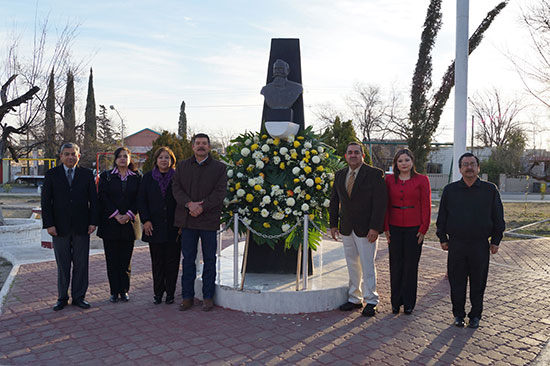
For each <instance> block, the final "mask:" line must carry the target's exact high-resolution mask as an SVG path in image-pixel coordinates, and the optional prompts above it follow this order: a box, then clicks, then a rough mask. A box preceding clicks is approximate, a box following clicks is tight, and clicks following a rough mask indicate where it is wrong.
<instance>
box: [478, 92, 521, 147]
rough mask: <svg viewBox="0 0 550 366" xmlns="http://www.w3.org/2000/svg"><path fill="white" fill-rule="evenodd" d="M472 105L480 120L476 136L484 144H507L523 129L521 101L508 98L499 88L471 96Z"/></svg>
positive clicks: (493, 145)
mask: <svg viewBox="0 0 550 366" xmlns="http://www.w3.org/2000/svg"><path fill="white" fill-rule="evenodd" d="M470 106H471V107H472V113H473V114H474V117H475V119H477V121H478V122H479V123H478V126H479V128H478V132H477V133H476V138H477V139H478V140H479V141H481V143H482V144H483V145H484V146H488V147H499V146H506V145H508V143H509V142H510V140H511V139H512V138H514V136H515V135H516V134H517V133H518V131H523V128H522V123H521V122H520V121H518V119H517V117H518V115H519V113H520V112H521V111H522V110H523V109H524V106H523V105H522V104H521V101H520V100H518V99H508V100H507V99H505V98H503V97H502V95H501V93H500V92H499V91H498V90H497V89H493V90H491V91H489V92H484V93H478V94H476V95H475V96H473V97H472V98H470Z"/></svg>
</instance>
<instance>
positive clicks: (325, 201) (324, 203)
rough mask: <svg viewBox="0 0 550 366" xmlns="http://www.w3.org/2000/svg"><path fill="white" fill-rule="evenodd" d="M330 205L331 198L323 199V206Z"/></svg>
mask: <svg viewBox="0 0 550 366" xmlns="http://www.w3.org/2000/svg"><path fill="white" fill-rule="evenodd" d="M329 206H330V200H329V199H328V198H325V200H324V201H323V207H329Z"/></svg>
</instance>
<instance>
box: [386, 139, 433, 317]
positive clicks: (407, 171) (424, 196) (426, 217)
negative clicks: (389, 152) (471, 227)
mask: <svg viewBox="0 0 550 366" xmlns="http://www.w3.org/2000/svg"><path fill="white" fill-rule="evenodd" d="M386 187H387V191H388V207H387V210H386V218H385V220H384V234H385V235H386V239H387V240H388V246H389V253H390V284H391V304H392V311H393V313H394V314H397V313H399V308H400V307H401V305H403V306H404V312H405V314H411V313H412V311H413V309H414V306H415V304H416V288H417V283H418V262H419V260H420V254H421V253H422V243H423V242H424V235H426V232H427V231H428V227H429V226H430V218H431V206H432V199H431V189H430V181H429V180H428V177H427V176H425V175H422V174H418V173H417V172H416V169H415V166H414V155H413V154H412V152H411V151H410V150H409V149H402V150H399V151H398V152H397V153H396V154H395V157H394V158H393V174H388V175H386Z"/></svg>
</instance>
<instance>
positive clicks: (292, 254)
mask: <svg viewBox="0 0 550 366" xmlns="http://www.w3.org/2000/svg"><path fill="white" fill-rule="evenodd" d="M297 263H298V251H297V250H295V249H293V248H290V249H285V243H284V239H283V240H281V241H279V242H278V243H277V245H275V248H273V249H272V248H271V247H270V246H269V245H267V244H262V245H258V244H257V243H256V242H255V241H254V240H253V239H252V238H250V241H249V244H248V260H247V265H246V273H247V274H248V273H274V274H294V275H296V265H297ZM308 263H309V264H308V275H310V276H311V275H312V274H313V261H312V252H311V249H309V250H308ZM300 265H301V262H300ZM303 271H304V270H303V268H302V269H301V271H300V273H303Z"/></svg>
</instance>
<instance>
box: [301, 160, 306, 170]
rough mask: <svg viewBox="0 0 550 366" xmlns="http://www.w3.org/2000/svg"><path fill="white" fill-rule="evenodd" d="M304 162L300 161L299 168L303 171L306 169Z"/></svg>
mask: <svg viewBox="0 0 550 366" xmlns="http://www.w3.org/2000/svg"><path fill="white" fill-rule="evenodd" d="M306 165H307V164H306V162H305V161H303V160H302V161H300V168H302V169H304V168H305V167H306Z"/></svg>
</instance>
